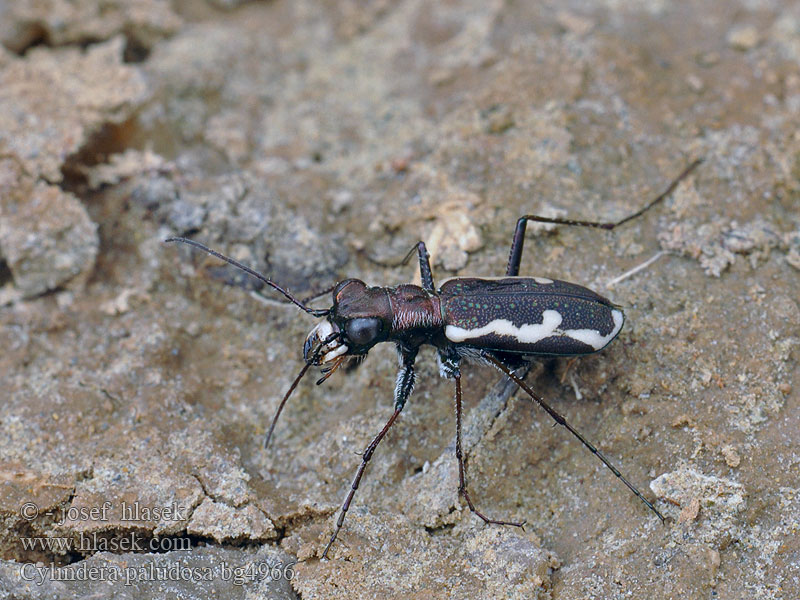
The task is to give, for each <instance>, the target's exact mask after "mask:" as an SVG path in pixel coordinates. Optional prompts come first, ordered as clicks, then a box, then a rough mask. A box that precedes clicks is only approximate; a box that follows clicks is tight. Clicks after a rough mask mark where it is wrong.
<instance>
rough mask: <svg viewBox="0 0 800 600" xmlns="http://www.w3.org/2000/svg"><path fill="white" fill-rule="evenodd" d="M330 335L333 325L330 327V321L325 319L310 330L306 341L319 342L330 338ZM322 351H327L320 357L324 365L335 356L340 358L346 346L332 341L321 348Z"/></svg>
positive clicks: (345, 350) (346, 348)
mask: <svg viewBox="0 0 800 600" xmlns="http://www.w3.org/2000/svg"><path fill="white" fill-rule="evenodd" d="M332 333H333V325H331V322H330V321H328V320H327V319H325V320H324V321H321V322H319V323H317V325H316V327H314V329H312V330H311V333H309V334H308V338H307V339H309V340H311V341H312V343H313V342H321V341H322V340H324V339H326V338H327V337H328V336H330V335H331V334H332ZM322 349H323V350H327V352H325V354H323V355H322V359H321V360H322V362H323V363H326V362H328V361H331V360H333V359H334V358H336V357H337V356H341V355H342V354H344V353H345V352H347V350H348V347H347V345H346V344H342V343H341V342H339V340H333V341H331V342H328V343H327V344H325V346H323V348H322Z"/></svg>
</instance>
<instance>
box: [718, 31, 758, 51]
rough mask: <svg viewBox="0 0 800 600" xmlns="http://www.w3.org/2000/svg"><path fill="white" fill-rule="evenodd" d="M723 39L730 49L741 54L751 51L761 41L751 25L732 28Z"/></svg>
mask: <svg viewBox="0 0 800 600" xmlns="http://www.w3.org/2000/svg"><path fill="white" fill-rule="evenodd" d="M725 39H726V41H727V42H728V45H729V46H730V47H731V48H733V49H735V50H741V51H742V52H746V51H747V50H752V49H753V48H755V47H756V46H757V45H758V43H759V42H760V41H761V38H760V36H759V34H758V30H757V29H756V28H755V27H753V26H752V25H743V26H740V27H734V28H733V29H731V30H730V31H728V35H727V36H726V37H725Z"/></svg>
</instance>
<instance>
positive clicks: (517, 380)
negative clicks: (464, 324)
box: [481, 351, 664, 523]
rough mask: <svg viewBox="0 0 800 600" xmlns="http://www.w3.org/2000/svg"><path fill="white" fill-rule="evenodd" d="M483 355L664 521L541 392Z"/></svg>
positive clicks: (650, 504) (662, 516) (497, 362)
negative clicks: (535, 390)
mask: <svg viewBox="0 0 800 600" xmlns="http://www.w3.org/2000/svg"><path fill="white" fill-rule="evenodd" d="M481 356H483V358H485V359H486V360H488V361H489V362H490V363H492V364H493V365H494V366H495V367H496V368H497V369H498V370H499V371H501V372H503V373H505V374H506V376H508V378H509V379H510V380H511V381H513V382H514V383H516V384H517V386H519V387H520V388H521V389H522V390H523V391H524V392H525V393H526V394H528V396H530V397H531V398H532V399H533V400H534V401H535V402H536V404H538V405H539V406H541V407H542V408H543V409H544V410H545V412H547V414H548V415H550V416H551V417H552V418H553V420H554V421H555V422H556V423H558V424H559V425H563V426H564V427H565V428H566V429H567V430H569V432H570V433H571V434H572V435H574V436H575V437H576V438H578V439H579V440H580V442H581V443H582V444H583V445H584V446H586V448H588V450H589V451H590V452H591V453H592V454H594V455H595V456H596V457H597V458H599V459H600V461H601V462H602V463H603V464H604V465H605V466H606V467H608V468H609V469H610V470H611V472H612V473H614V475H616V476H617V477H619V478H620V479H621V480H622V483H624V484H625V485H626V486H627V487H628V489H629V490H630V491H632V492H633V493H634V495H635V496H636V497H637V498H639V500H641V501H642V502H644V504H645V505H646V506H647V508H649V509H650V510H652V511H653V512H654V513H655V514H656V515H657V516H658V518H659V519H661V522H662V523H663V522H664V515H662V514H661V513H660V512H659V511H658V509H657V508H656V507H655V506H653V503H652V502H650V501H649V500H648V499H647V498H645V497H644V496H643V495H642V493H641V492H640V491H639V490H638V489H637V488H636V486H635V485H633V484H632V483H631V482H630V481H628V480H627V479H626V478H625V476H624V475H623V474H622V473H620V472H619V469H617V467H615V466H614V465H613V464H611V461H609V460H608V459H607V458H606V457H605V455H604V454H603V453H602V452H600V450H598V449H597V448H595V447H594V445H592V443H591V442H589V440H587V439H586V438H585V437H583V434H581V432H579V431H578V430H577V429H575V428H574V427H573V426H572V425H570V424H569V422H567V420H566V419H565V418H564V417H562V416H561V414H559V413H558V411H556V410H555V409H554V408H552V407H551V406H550V405H549V404H548V403H547V402H545V401H544V398H542V397H541V396H539V394H537V393H536V392H534V391H533V390H532V389H531V387H530V386H529V385H528V384H527V383H525V382H524V381H523V380H522V379H520V378H519V377H518V376H517V375H516V374H515V373H514V371H512V370H511V369H509V368H508V367H507V366H506V365H504V364H503V363H502V362H501V361H499V360H497V358H495V357H494V356H492V354H491V353H490V352H486V351H482V352H481Z"/></svg>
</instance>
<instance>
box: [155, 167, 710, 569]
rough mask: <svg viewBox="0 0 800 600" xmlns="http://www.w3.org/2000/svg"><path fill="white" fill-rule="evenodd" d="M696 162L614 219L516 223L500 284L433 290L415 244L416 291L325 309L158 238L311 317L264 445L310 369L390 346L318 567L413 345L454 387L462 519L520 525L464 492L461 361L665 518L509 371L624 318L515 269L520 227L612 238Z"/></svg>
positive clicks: (578, 347) (596, 339) (406, 288)
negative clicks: (382, 395)
mask: <svg viewBox="0 0 800 600" xmlns="http://www.w3.org/2000/svg"><path fill="white" fill-rule="evenodd" d="M701 162H702V160H695V161H693V162H692V163H691V164H689V165H688V166H687V167H686V168H685V169H684V170H683V171H682V172H681V173H680V174H679V175H678V176H677V177H676V178H675V179H674V180H673V181H672V183H670V185H669V186H668V187H667V188H666V189H665V190H664V192H662V193H661V194H659V195H658V196H657V197H656V198H655V199H653V200H652V201H651V202H650V203H648V204H647V205H646V206H644V207H643V208H642V209H640V210H639V211H637V212H635V213H633V214H631V215H628V216H627V217H625V218H624V219H621V220H619V221H615V222H594V221H580V220H571V219H561V218H548V217H540V216H538V215H524V216H522V217H520V218H519V219H518V221H517V224H516V227H515V230H514V236H513V238H512V243H511V250H510V253H509V259H508V264H507V266H506V273H505V276H503V277H498V278H479V277H455V278H451V279H449V280H447V281H445V282H443V283H442V284H441V285H440V286H439V287H438V288H437V287H436V286H435V285H434V281H433V275H432V270H431V265H430V256H429V254H428V251H427V249H426V247H425V243H424V242H421V241H420V242H418V243H417V244H416V245H415V246H414V248H412V250H411V252H409V254H408V255H407V256H406V259H405V260H404V261H403V262H407V261H408V260H409V259H410V258H411V256H413V254H414V253H415V252H416V254H417V258H418V260H419V268H420V279H421V285H413V284H402V285H398V286H395V287H374V286H368V285H367V284H366V283H364V282H363V281H361V280H360V279H354V278H350V279H345V280H343V281H341V282H339V283H337V284H336V285H335V286H334V287H333V288H331V289H330V290H327V291H332V302H333V303H332V305H331V307H330V308H327V309H315V308H311V307H309V306H307V304H306V303H304V302H303V301H301V300H299V299H297V298H296V297H295V296H293V295H292V294H291V293H290V292H289V291H287V290H286V289H284V288H283V287H281V286H280V285H278V284H277V283H275V282H274V281H272V280H271V279H270V278H268V277H266V276H264V275H262V274H261V273H258V272H257V271H255V270H253V269H251V268H250V267H247V266H246V265H243V264H242V263H240V262H238V261H236V260H234V259H232V258H230V257H227V256H225V255H223V254H221V253H219V252H217V251H215V250H212V249H210V248H208V247H207V246H205V245H203V244H201V243H199V242H196V241H194V240H190V239H186V238H181V237H171V238H169V239H167V240H166V241H167V242H181V243H185V244H189V245H191V246H194V247H196V248H199V249H201V250H203V251H205V252H207V253H209V254H211V255H213V256H215V257H217V258H219V259H221V260H224V261H226V262H227V263H229V264H231V265H233V266H235V267H237V268H239V269H242V270H243V271H245V272H247V273H249V274H250V275H252V276H253V277H255V278H257V279H259V280H260V281H262V282H263V283H265V284H267V285H269V286H270V287H272V288H273V289H275V290H277V291H278V292H280V293H281V294H283V295H284V296H285V297H286V298H287V299H288V300H289V301H290V302H292V303H293V304H295V305H296V306H297V307H299V308H300V309H302V310H303V311H305V312H306V313H308V314H310V315H312V316H314V317H317V318H319V319H320V322H319V323H317V325H316V326H315V327H314V328H313V329H312V330H311V332H310V333H309V334H308V336H307V337H306V340H305V343H304V344H303V360H304V365H303V368H302V369H301V371H300V373H299V374H298V375H297V377H295V379H294V381H293V382H292V384H291V386H290V387H289V390H288V391H287V392H286V394H285V395H284V396H283V399H282V400H281V402H280V404H279V406H278V409H277V411H276V413H275V416H274V418H273V420H272V423H271V425H270V428H269V430H268V432H267V434H266V437H265V441H264V446H265V447H266V446H267V444H268V443H269V440H270V437H271V436H272V432H273V431H274V428H275V424H276V422H277V420H278V417H279V416H280V414H281V411H282V410H283V407H284V405H285V404H286V402H287V400H288V399H289V397H290V396H291V394H292V392H293V391H294V390H295V388H296V387H297V385H298V384H299V382H300V380H301V379H302V378H303V376H304V375H305V374H306V372H307V371H308V370H309V369H310V368H311V367H313V366H316V367H321V368H322V373H323V376H322V378H321V379H320V380H319V381H318V382H317V383H322V382H323V381H325V380H326V379H327V378H328V377H330V376H331V375H332V374H333V373H334V372H335V371H336V370H337V369H338V367H339V366H340V365H341V364H342V363H343V361H345V360H346V359H348V358H357V359H363V358H364V357H366V355H367V353H368V352H369V351H370V349H371V348H372V347H373V346H375V345H376V344H379V343H382V342H391V343H394V344H395V346H396V348H397V354H398V358H399V361H400V369H399V371H398V373H397V381H396V384H395V389H394V411H393V412H392V415H391V416H390V417H389V420H388V421H387V422H386V424H385V425H384V426H383V428H382V429H381V431H380V432H379V433H378V434H377V435H376V436H375V437H374V438H373V439H372V441H371V442H370V443H369V444H368V445H367V447H366V449H365V450H364V453H363V454H362V456H361V464H360V465H359V467H358V470H357V471H356V475H355V477H354V479H353V482H352V485H351V486H350V490H349V491H348V494H347V496H346V498H345V500H344V502H343V503H342V507H341V509H340V511H339V516H338V518H337V520H336V524H335V527H334V530H333V533H332V534H331V537H330V539H329V540H328V543H327V545H326V546H325V549H324V550H323V553H322V558H323V559H326V558H327V556H328V552H329V550H330V548H331V546H332V545H333V543H334V541H335V540H336V537H337V536H338V534H339V531H340V530H341V528H342V525H343V523H344V519H345V516H346V514H347V511H348V509H349V508H350V504H351V502H352V500H353V497H354V495H355V493H356V490H357V489H358V485H359V483H360V482H361V478H362V476H363V475H364V471H365V470H366V468H367V464H368V463H369V461H370V459H371V458H372V456H373V454H374V452H375V449H376V448H377V446H378V444H380V442H381V440H382V439H383V438H384V436H385V435H386V433H387V432H388V431H389V429H390V428H391V427H392V425H394V423H395V421H396V420H397V418H398V417H399V416H400V413H401V412H402V410H403V408H404V407H405V405H406V401H407V400H408V398H409V396H410V395H411V392H412V389H413V387H414V382H415V378H416V376H415V371H414V362H415V360H416V357H417V353H418V351H419V349H420V347H421V346H423V345H425V344H428V345H431V346H433V347H434V348H435V349H436V351H437V359H438V363H439V372H440V375H441V376H442V377H444V378H446V379H451V380H453V382H454V385H455V405H456V459H457V460H458V474H459V486H458V493H459V495H460V496H461V497H463V498H464V500H465V501H466V503H467V506H468V507H469V509H470V511H472V512H473V513H474V514H475V515H477V516H478V517H479V518H480V519H482V520H483V521H484V522H485V523H491V524H497V525H513V526H517V527H522V526H523V525H524V522H515V521H507V520H500V519H492V518H489V517H487V516H486V515H485V514H483V513H482V512H480V511H479V510H478V509H477V508H476V507H475V504H474V503H473V501H472V499H471V498H470V495H469V492H468V490H467V473H466V466H465V461H464V453H463V450H462V447H461V420H462V401H461V363H462V361H464V360H474V361H479V362H483V363H486V364H489V365H491V366H493V367H495V368H496V369H498V370H499V371H500V372H501V373H503V374H504V375H505V376H506V377H508V378H509V379H511V380H512V381H513V382H514V383H515V384H516V385H517V386H519V388H520V389H522V390H523V391H524V392H525V393H526V394H528V396H530V397H531V398H532V399H533V400H534V401H535V402H536V403H537V404H538V405H539V406H541V407H542V408H543V409H544V410H545V411H546V412H547V413H548V414H549V415H550V416H551V417H552V418H553V419H554V420H555V422H556V423H558V424H559V425H563V426H564V427H565V428H566V429H567V430H569V432H570V433H572V434H573V435H574V436H575V437H577V438H578V440H580V442H581V443H582V444H583V445H584V446H585V447H586V448H588V449H589V451H590V452H592V453H593V454H594V455H595V456H597V457H598V458H599V459H600V460H601V461H602V462H603V464H605V466H606V467H608V468H609V469H610V470H611V471H612V472H613V473H614V475H616V476H617V477H618V478H619V479H620V480H621V481H622V482H623V483H624V484H625V485H626V486H627V487H628V489H630V490H631V491H632V492H633V493H634V494H635V495H636V497H637V498H639V500H641V501H642V502H643V503H644V504H645V505H646V506H647V508H648V509H649V510H651V511H652V512H653V513H654V514H655V515H656V516H658V518H659V519H660V520H661V521H662V523H663V522H664V516H663V515H662V514H661V513H660V512H659V511H658V509H657V508H656V507H655V506H654V505H653V504H652V503H651V502H650V501H649V500H648V499H647V498H645V497H644V496H643V495H642V493H641V492H640V491H639V490H638V489H637V488H636V487H635V486H634V485H633V484H632V483H631V482H630V481H628V479H626V478H625V477H624V476H623V475H622V473H621V472H620V471H619V469H617V468H616V467H615V466H614V465H613V464H612V463H611V462H610V461H609V459H608V458H607V457H606V456H605V455H604V454H603V453H602V452H600V451H599V450H598V449H597V448H596V447H595V446H594V445H593V444H591V443H590V442H589V441H588V440H587V439H586V438H585V437H584V436H583V435H582V434H581V433H580V432H579V431H578V430H576V429H575V428H574V427H573V426H572V425H570V423H569V422H568V421H567V420H566V419H565V418H564V417H563V416H561V414H559V413H558V412H557V411H556V410H554V409H553V408H552V407H551V406H550V405H549V404H548V403H547V402H545V400H544V399H543V398H542V397H541V396H539V395H538V394H537V393H536V392H535V391H534V390H533V389H532V388H531V387H530V386H529V385H528V384H527V383H526V382H525V381H524V380H523V379H522V378H521V377H520V376H519V375H518V374H517V373H516V371H517V369H519V368H520V367H523V366H525V365H526V364H527V363H528V362H529V360H531V358H535V357H537V356H551V357H552V356H556V357H564V356H580V355H585V354H591V353H594V352H598V351H600V350H602V349H603V348H605V347H606V346H607V345H608V344H609V343H611V341H612V340H614V338H616V337H617V335H619V332H620V331H621V329H622V326H623V324H624V321H625V317H624V314H623V312H622V310H621V308H620V307H619V306H617V305H615V304H614V303H612V302H611V301H610V300H608V299H607V298H605V297H604V296H602V295H600V294H598V293H597V292H594V291H592V290H590V289H588V288H586V287H583V286H581V285H577V284H574V283H568V282H565V281H560V280H555V279H550V278H545V277H520V276H519V269H520V263H521V260H522V249H523V245H524V240H525V231H526V227H527V223H528V222H529V221H534V222H540V223H551V224H557V225H574V226H582V227H595V228H600V229H606V230H612V229H614V228H616V227H618V226H620V225H622V224H624V223H627V222H628V221H631V220H633V219H635V218H637V217H639V216H641V215H642V214H643V213H644V212H646V211H647V210H649V209H650V208H652V207H653V206H655V205H656V204H658V203H659V202H661V201H662V200H664V198H666V197H667V196H669V195H670V194H671V193H672V191H673V190H674V189H675V188H676V187H677V185H678V184H679V183H680V182H681V181H682V180H683V179H685V178H686V177H688V176H689V174H690V173H691V172H692V171H694V169H695V168H696V167H697V166H698V165H699V164H700V163H701ZM327 291H326V292H325V293H327Z"/></svg>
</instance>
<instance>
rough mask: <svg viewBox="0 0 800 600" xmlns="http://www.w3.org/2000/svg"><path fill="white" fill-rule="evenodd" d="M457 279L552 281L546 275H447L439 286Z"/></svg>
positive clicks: (541, 282) (543, 282)
mask: <svg viewBox="0 0 800 600" xmlns="http://www.w3.org/2000/svg"><path fill="white" fill-rule="evenodd" d="M457 279H483V280H485V281H499V280H500V279H533V280H534V281H535V282H536V283H540V284H542V285H545V284H548V283H554V282H553V280H552V279H548V278H547V277H529V276H528V275H498V276H494V277H448V278H447V279H442V280H441V281H440V282H439V287H440V288H441V287H442V286H443V285H444V284H445V283H447V282H448V281H455V280H457Z"/></svg>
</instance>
